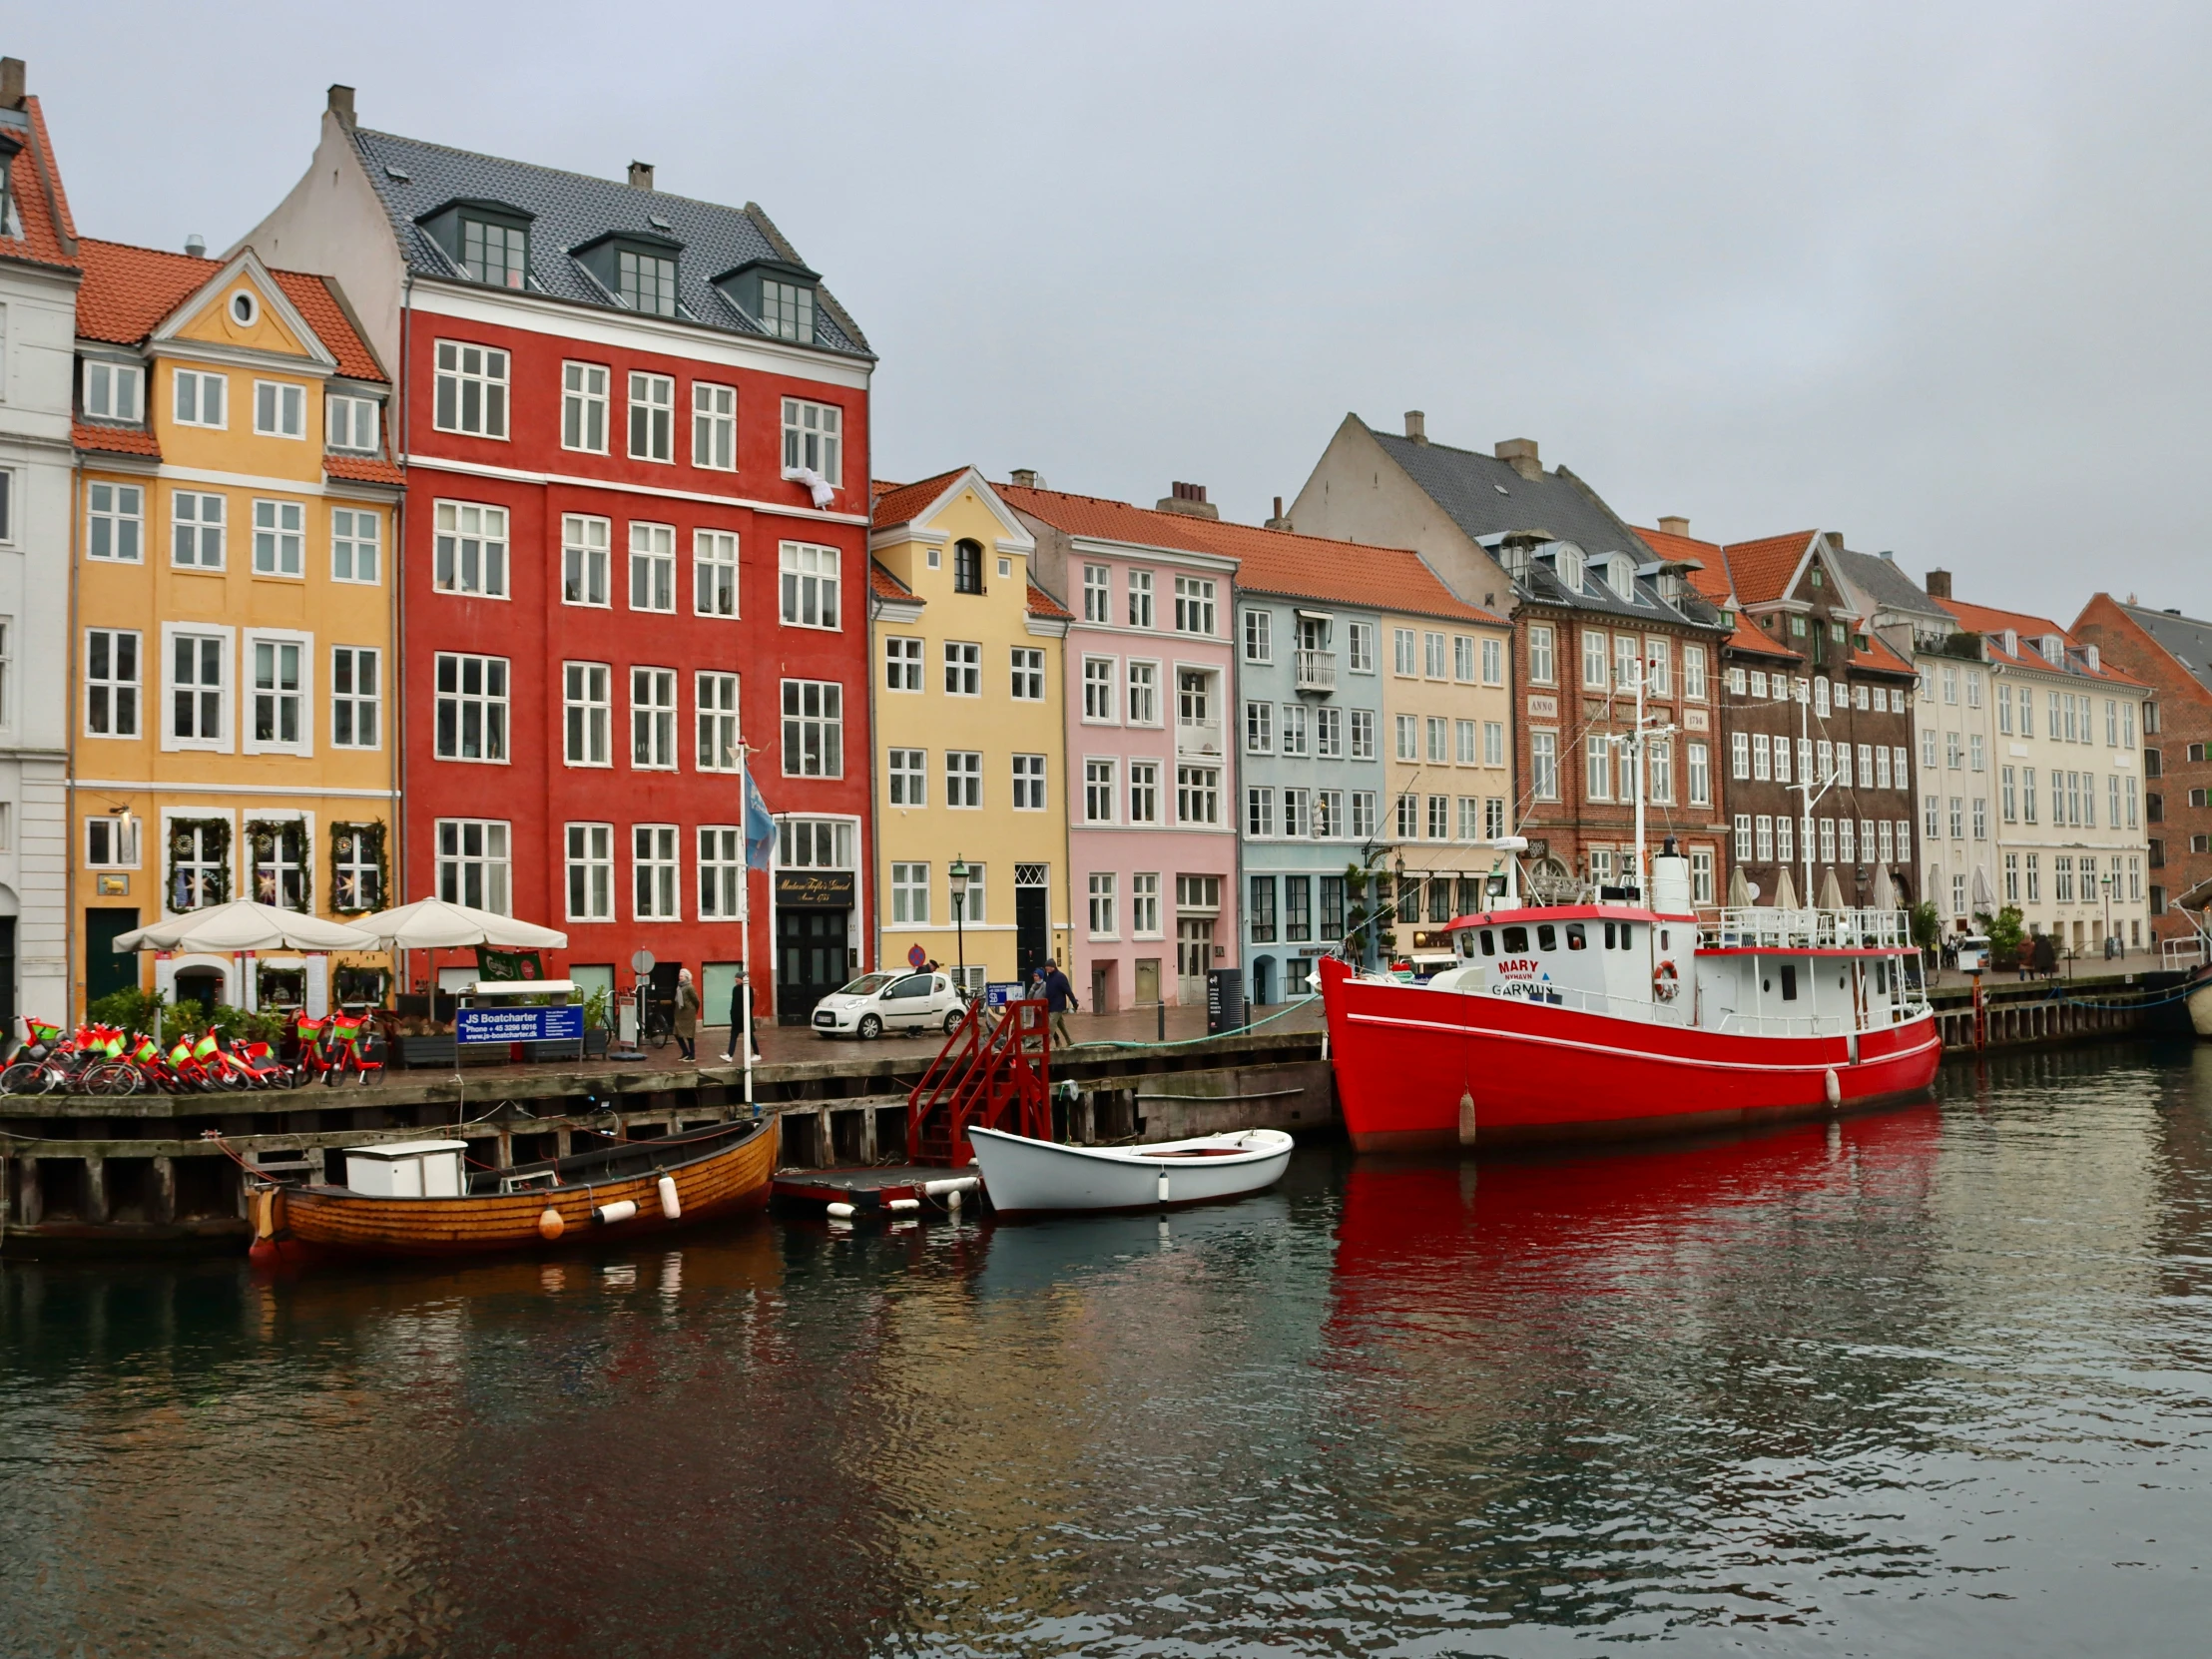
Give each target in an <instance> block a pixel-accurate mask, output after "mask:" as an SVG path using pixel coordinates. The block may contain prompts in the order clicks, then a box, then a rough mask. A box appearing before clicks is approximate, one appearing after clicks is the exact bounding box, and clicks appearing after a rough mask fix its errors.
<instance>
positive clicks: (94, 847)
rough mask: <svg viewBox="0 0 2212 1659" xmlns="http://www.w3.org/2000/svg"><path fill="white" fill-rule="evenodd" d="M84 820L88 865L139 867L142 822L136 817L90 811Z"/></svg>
mask: <svg viewBox="0 0 2212 1659" xmlns="http://www.w3.org/2000/svg"><path fill="white" fill-rule="evenodd" d="M84 824H85V841H84V845H85V867H86V868H87V869H136V868H138V867H139V840H140V836H139V824H138V822H137V821H136V820H127V819H123V818H118V817H111V816H110V815H109V814H106V813H92V814H88V815H87V816H86V818H85V821H84Z"/></svg>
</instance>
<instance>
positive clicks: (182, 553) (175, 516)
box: [169, 490, 225, 570]
mask: <svg viewBox="0 0 2212 1659" xmlns="http://www.w3.org/2000/svg"><path fill="white" fill-rule="evenodd" d="M224 517H225V514H224V502H223V497H222V496H220V495H195V494H192V493H190V492H188V491H185V490H178V491H177V492H176V493H175V494H173V495H171V496H170V498H169V522H170V533H171V542H170V556H171V559H172V561H173V562H174V563H176V564H178V565H180V566H182V567H183V568H185V569H188V570H221V569H222V568H223V525H224Z"/></svg>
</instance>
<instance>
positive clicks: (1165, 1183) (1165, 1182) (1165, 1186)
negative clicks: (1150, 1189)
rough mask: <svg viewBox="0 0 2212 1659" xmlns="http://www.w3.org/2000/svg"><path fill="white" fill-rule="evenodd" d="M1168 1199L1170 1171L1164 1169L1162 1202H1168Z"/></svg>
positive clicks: (1161, 1174) (1162, 1173)
mask: <svg viewBox="0 0 2212 1659" xmlns="http://www.w3.org/2000/svg"><path fill="white" fill-rule="evenodd" d="M1167 1201H1168V1172H1167V1171H1166V1170H1162V1171H1161V1172H1160V1202H1161V1203H1162V1204H1165V1203H1166V1202H1167Z"/></svg>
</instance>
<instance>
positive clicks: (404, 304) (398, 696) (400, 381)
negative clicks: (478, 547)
mask: <svg viewBox="0 0 2212 1659" xmlns="http://www.w3.org/2000/svg"><path fill="white" fill-rule="evenodd" d="M413 345H414V273H413V272H412V271H408V272H406V273H405V274H404V275H403V276H402V277H401V279H400V287H399V361H398V363H397V364H396V365H394V368H393V374H394V379H393V383H392V397H393V400H394V401H395V402H396V403H397V404H398V405H399V408H398V415H399V420H398V432H399V467H400V471H401V473H402V474H405V472H406V467H407V456H408V454H409V453H410V444H411V437H412V433H413V431H414V420H413V413H414V409H413V405H414V365H413V362H412V359H411V358H410V356H409V353H410V351H411V350H412V348H413ZM411 488H412V486H411V485H406V484H402V485H401V487H400V491H399V503H398V506H397V507H396V508H395V509H394V510H393V512H392V526H391V662H392V669H393V673H392V674H391V676H390V678H389V680H388V682H387V683H388V684H389V685H390V687H391V707H392V718H391V722H390V732H391V748H392V772H391V781H392V795H391V827H390V829H389V830H387V831H386V840H387V842H388V844H389V845H390V847H391V869H392V885H393V886H394V887H395V888H397V889H398V890H397V891H396V892H388V893H385V894H384V904H385V907H386V908H395V907H396V906H397V905H399V904H404V903H407V902H408V898H407V673H406V665H407V579H406V578H407V494H408V491H409V489H411ZM511 855H512V854H511V849H510V856H511ZM392 954H393V955H394V956H395V957H396V958H397V960H395V961H394V962H393V963H392V971H393V974H394V976H395V978H396V979H397V981H398V982H397V983H396V984H395V985H394V986H393V987H392V994H393V996H394V997H397V996H398V994H399V993H400V992H401V991H402V990H412V989H413V985H412V984H411V983H410V981H409V978H408V953H407V952H406V951H404V950H398V951H394V952H393V953H392ZM435 959H436V958H435V957H433V958H432V960H433V961H434V960H435ZM435 990H436V987H435V986H433V987H432V994H433V995H434V994H435ZM394 1005H395V1006H396V1003H395V1004H394Z"/></svg>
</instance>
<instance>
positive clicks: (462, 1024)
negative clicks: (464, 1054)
mask: <svg viewBox="0 0 2212 1659" xmlns="http://www.w3.org/2000/svg"><path fill="white" fill-rule="evenodd" d="M583 1034H584V1010H583V1009H582V1008H581V1007H579V1006H577V1005H576V1004H574V1003H570V1004H569V1005H568V1006H566V1007H562V1008H463V1009H461V1010H460V1011H459V1013H458V1014H456V1015H455V1016H454V1021H453V1036H454V1040H455V1041H457V1042H464V1043H538V1042H560V1041H563V1040H566V1039H573V1038H576V1037H581V1036H582V1035H583Z"/></svg>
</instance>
